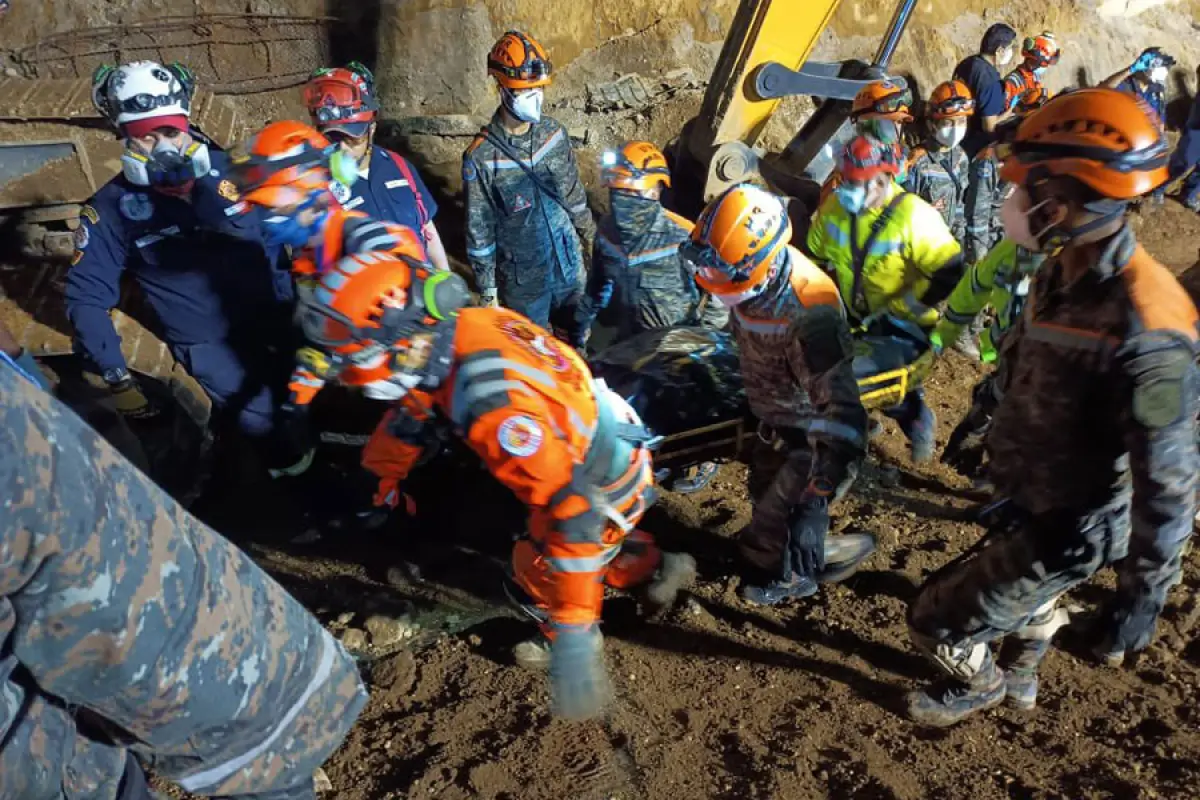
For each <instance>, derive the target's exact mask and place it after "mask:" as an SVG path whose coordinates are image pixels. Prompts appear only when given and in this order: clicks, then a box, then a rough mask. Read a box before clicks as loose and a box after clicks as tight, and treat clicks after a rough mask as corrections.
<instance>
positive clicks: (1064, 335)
mask: <svg viewBox="0 0 1200 800" xmlns="http://www.w3.org/2000/svg"><path fill="white" fill-rule="evenodd" d="M1025 335H1026V336H1028V337H1029V338H1030V339H1032V340H1034V341H1035V342H1042V343H1043V344H1049V345H1056V346H1059V347H1068V348H1070V349H1072V350H1081V351H1083V352H1087V353H1098V354H1101V355H1103V354H1107V353H1109V352H1111V351H1113V350H1115V349H1116V348H1117V347H1119V346H1120V344H1121V340H1120V339H1118V338H1116V337H1115V336H1107V335H1105V334H1103V333H1099V332H1097V331H1086V330H1081V329H1079V328H1069V327H1067V326H1065V325H1055V324H1054V323H1050V322H1031V323H1029V325H1028V327H1027V328H1026V331H1025Z"/></svg>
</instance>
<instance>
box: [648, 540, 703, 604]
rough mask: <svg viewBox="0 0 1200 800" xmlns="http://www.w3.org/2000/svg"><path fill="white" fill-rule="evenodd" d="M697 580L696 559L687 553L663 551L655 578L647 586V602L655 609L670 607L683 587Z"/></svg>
mask: <svg viewBox="0 0 1200 800" xmlns="http://www.w3.org/2000/svg"><path fill="white" fill-rule="evenodd" d="M695 580H696V559H694V558H692V557H691V556H689V555H688V554H687V553H663V555H662V563H661V564H659V565H658V571H657V572H656V573H655V574H654V579H653V580H652V581H651V582H650V584H649V585H648V586H647V587H646V592H645V599H646V603H647V604H648V605H650V606H651V607H652V608H654V609H655V610H658V609H663V608H669V607H670V606H671V605H673V604H674V603H675V597H676V595H678V594H679V591H680V590H681V589H686V588H687V587H689V586H691V585H692V583H693V582H694V581H695Z"/></svg>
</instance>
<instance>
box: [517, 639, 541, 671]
mask: <svg viewBox="0 0 1200 800" xmlns="http://www.w3.org/2000/svg"><path fill="white" fill-rule="evenodd" d="M513 659H514V660H515V661H516V662H517V665H518V666H521V667H524V668H525V669H528V670H533V671H535V672H537V671H541V670H545V669H549V668H550V640H549V639H547V638H546V637H545V636H543V635H541V634H538V635H537V636H536V637H534V638H533V639H526V640H525V641H523V642H521V643H520V644H518V645H517V646H516V647H514V648H513Z"/></svg>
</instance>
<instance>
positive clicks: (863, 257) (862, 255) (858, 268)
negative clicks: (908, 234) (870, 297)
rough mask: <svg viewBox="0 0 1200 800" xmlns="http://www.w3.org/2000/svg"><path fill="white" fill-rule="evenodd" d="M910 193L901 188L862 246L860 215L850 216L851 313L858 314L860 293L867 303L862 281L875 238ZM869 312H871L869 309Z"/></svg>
mask: <svg viewBox="0 0 1200 800" xmlns="http://www.w3.org/2000/svg"><path fill="white" fill-rule="evenodd" d="M908 194H909V193H908V192H906V191H903V190H901V191H900V192H899V193H898V194H897V195H896V196H895V197H893V198H892V202H890V203H888V205H887V208H885V209H884V210H883V211H882V212H881V213H880V214H879V216H878V217H876V218H875V221H874V222H872V223H871V232H870V233H868V234H867V240H866V241H865V242H863V246H862V247H861V248H860V247H859V246H858V217H857V216H853V215H852V216H851V217H850V266H851V268H852V269H853V270H854V284H853V289H852V290H851V292H850V300H849V302H848V303H847V304H846V305H847V306H849V308H850V311H851V313H853V314H855V315H857V309H856V308H855V306H856V304H857V303H858V298H859V295H860V294H861V295H862V296H863V304H864V306H865V304H866V293H865V292H863V288H862V282H863V271H864V268H865V267H866V264H867V257H868V256H870V254H871V248H872V247H874V245H875V240H876V239H878V238H879V234H880V233H882V232H883V229H884V228H886V227H887V225H888V223H889V222H891V221H892V217H894V216H895V215H896V211H897V210H899V208H900V204H901V203H902V202H904V198H906V197H908ZM867 313H868V314H869V313H871V312H870V310H869V309H868V311H867Z"/></svg>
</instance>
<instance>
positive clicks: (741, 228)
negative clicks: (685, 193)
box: [679, 184, 792, 306]
mask: <svg viewBox="0 0 1200 800" xmlns="http://www.w3.org/2000/svg"><path fill="white" fill-rule="evenodd" d="M791 237H792V223H791V219H790V218H789V217H788V214H787V209H786V208H785V207H784V205H783V201H782V200H780V199H779V198H778V197H776V196H775V195H773V194H771V193H770V192H767V191H765V190H763V189H760V188H758V187H757V186H751V185H750V184H739V185H737V186H732V187H730V188H729V189H726V190H725V191H724V192H723V193H722V194H720V195H718V196H717V197H716V198H715V199H714V200H713V201H712V202H710V203H709V204H708V206H706V207H705V209H704V211H702V212H701V213H700V218H699V219H698V220H696V226H695V227H694V228H693V229H692V235H691V237H690V238H689V239H688V241H686V242H684V243H683V244H682V245H680V248H679V254H680V256H681V257H682V258H683V259H684V261H685V262H686V263H687V264H688V265H689V268H690V269H691V270H692V271H693V274H694V276H695V279H696V283H697V285H699V287H700V288H701V289H703V290H704V291H706V292H709V293H710V294H712V295H715V296H717V297H719V298H721V300H722V302H723V303H724V304H725V305H728V306H734V305H737V304H738V303H740V302H744V301H745V300H746V299H749V298H750V297H753V296H755V294H757V293H758V292H760V291H762V289H763V288H764V287H765V286H766V285H767V281H768V280H769V279H770V275H771V266H772V265H773V264H774V262H775V258H776V256H778V255H779V253H780V252H781V251H782V250H783V248H784V247H785V246H786V245H787V243H788V241H789V240H790V239H791Z"/></svg>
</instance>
